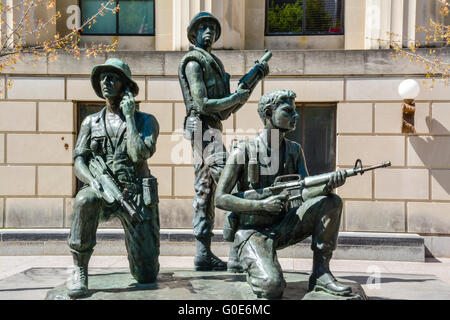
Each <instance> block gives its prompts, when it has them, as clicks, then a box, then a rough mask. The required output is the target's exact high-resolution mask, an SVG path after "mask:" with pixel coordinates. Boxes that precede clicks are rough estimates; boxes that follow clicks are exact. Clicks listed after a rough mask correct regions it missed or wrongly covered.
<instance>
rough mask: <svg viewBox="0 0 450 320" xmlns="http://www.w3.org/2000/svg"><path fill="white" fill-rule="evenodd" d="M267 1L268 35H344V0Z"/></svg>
mask: <svg viewBox="0 0 450 320" xmlns="http://www.w3.org/2000/svg"><path fill="white" fill-rule="evenodd" d="M267 1H268V2H267V33H269V34H270V33H272V34H277V33H284V34H289V33H292V34H341V33H343V13H344V10H343V3H344V1H343V0H267ZM304 13H305V15H304Z"/></svg>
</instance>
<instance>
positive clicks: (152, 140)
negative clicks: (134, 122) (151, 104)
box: [141, 115, 159, 156]
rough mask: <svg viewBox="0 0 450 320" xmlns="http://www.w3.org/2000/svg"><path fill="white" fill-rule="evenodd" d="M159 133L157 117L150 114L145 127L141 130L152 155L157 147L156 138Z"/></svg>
mask: <svg viewBox="0 0 450 320" xmlns="http://www.w3.org/2000/svg"><path fill="white" fill-rule="evenodd" d="M158 135H159V124H158V121H157V120H156V118H155V117H154V116H152V115H149V116H148V118H147V120H146V125H145V129H144V130H143V132H141V137H142V138H143V140H144V144H145V146H146V147H147V148H148V149H149V150H150V156H152V155H153V153H154V152H155V149H156V140H157V139H158Z"/></svg>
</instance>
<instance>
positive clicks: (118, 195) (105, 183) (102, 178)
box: [89, 156, 142, 222]
mask: <svg viewBox="0 0 450 320" xmlns="http://www.w3.org/2000/svg"><path fill="white" fill-rule="evenodd" d="M89 171H90V172H91V174H92V175H93V176H94V179H95V180H96V181H97V182H98V184H99V185H100V188H98V189H96V188H94V189H95V191H96V192H97V194H98V195H99V196H100V197H102V199H104V200H105V201H106V202H107V203H109V204H113V203H114V202H115V201H117V202H118V203H119V204H120V205H121V206H122V208H123V209H124V210H125V212H127V213H128V214H129V215H130V217H131V219H132V221H137V222H141V220H142V219H141V217H140V216H139V214H138V213H137V212H136V210H135V209H134V208H133V206H132V205H131V204H130V203H129V202H128V201H127V200H126V199H125V197H124V196H123V194H122V192H121V191H120V189H119V187H118V186H117V182H116V180H115V179H114V177H113V175H112V174H111V172H110V170H109V168H108V166H107V165H106V163H105V162H104V161H103V159H102V157H100V156H96V157H93V158H92V159H91V160H90V161H89Z"/></svg>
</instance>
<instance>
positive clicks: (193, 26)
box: [187, 11, 222, 45]
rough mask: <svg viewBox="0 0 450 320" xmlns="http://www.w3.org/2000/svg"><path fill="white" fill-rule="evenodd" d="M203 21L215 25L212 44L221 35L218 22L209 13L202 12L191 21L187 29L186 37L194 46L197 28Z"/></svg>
mask: <svg viewBox="0 0 450 320" xmlns="http://www.w3.org/2000/svg"><path fill="white" fill-rule="evenodd" d="M204 21H210V22H213V23H215V24H216V38H215V39H214V42H216V41H217V40H219V38H220V34H221V33H222V29H221V27H220V22H219V20H217V18H216V17H214V16H213V15H212V14H211V13H209V12H206V11H202V12H199V13H198V14H197V15H196V16H195V17H194V18H193V19H192V21H191V23H190V24H189V26H188V27H187V35H188V39H189V42H190V43H192V44H194V45H195V44H196V43H197V40H196V39H197V27H198V25H199V24H200V23H201V22H204Z"/></svg>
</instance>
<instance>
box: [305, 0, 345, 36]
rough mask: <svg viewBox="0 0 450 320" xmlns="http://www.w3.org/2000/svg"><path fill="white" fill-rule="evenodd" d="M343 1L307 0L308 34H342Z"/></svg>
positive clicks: (306, 28)
mask: <svg viewBox="0 0 450 320" xmlns="http://www.w3.org/2000/svg"><path fill="white" fill-rule="evenodd" d="M342 13H343V10H342V0H306V26H305V31H306V32H307V33H326V34H333V33H342V31H343V27H342V24H343V19H342Z"/></svg>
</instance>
